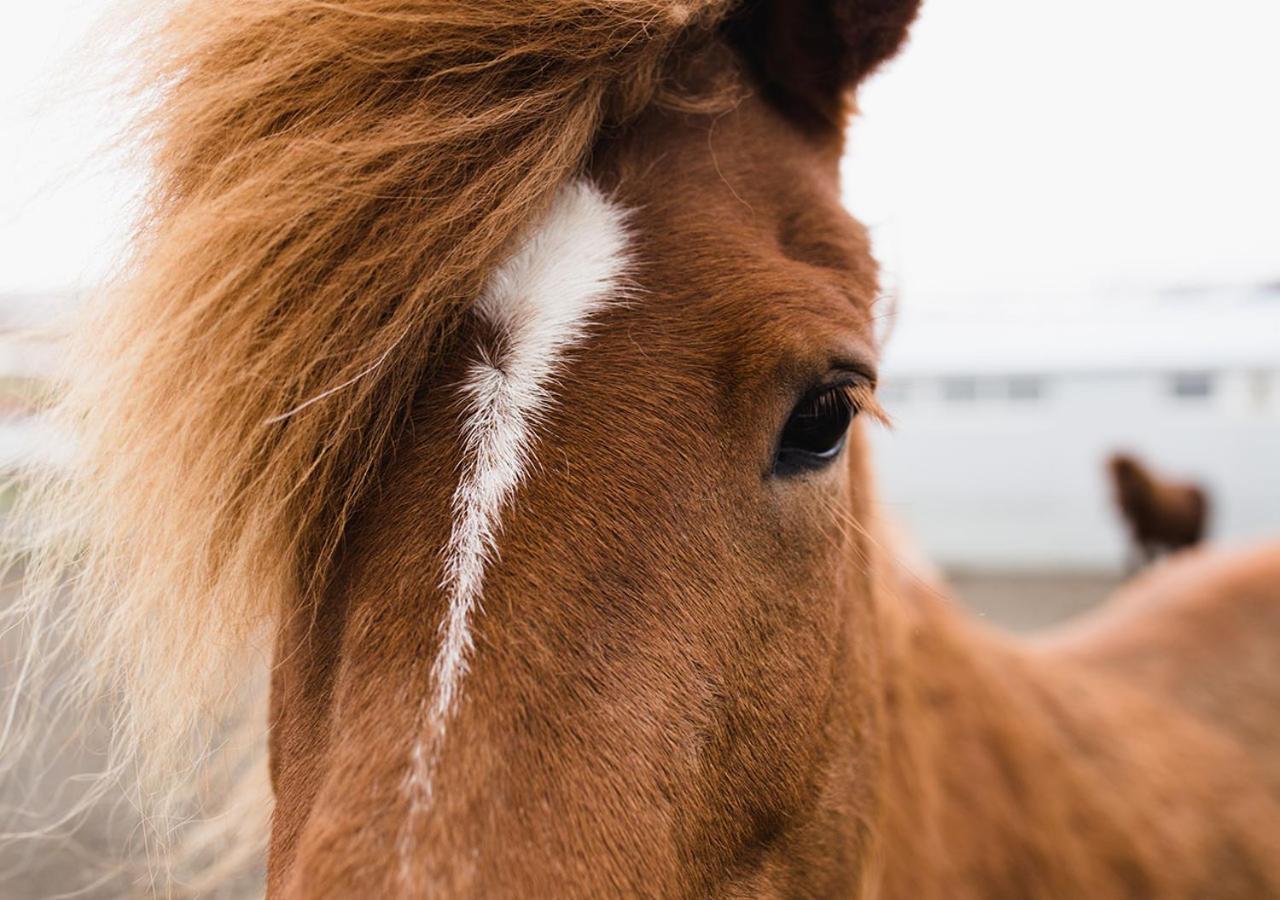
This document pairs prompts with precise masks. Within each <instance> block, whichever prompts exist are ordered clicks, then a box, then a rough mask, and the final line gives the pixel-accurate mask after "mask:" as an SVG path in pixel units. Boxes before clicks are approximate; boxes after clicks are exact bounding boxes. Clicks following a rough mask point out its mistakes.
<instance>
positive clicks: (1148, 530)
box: [1107, 454, 1209, 561]
mask: <svg viewBox="0 0 1280 900" xmlns="http://www.w3.org/2000/svg"><path fill="white" fill-rule="evenodd" d="M1107 469H1108V471H1109V472H1110V473H1111V483H1112V488H1113V490H1114V492H1115V502H1116V506H1117V507H1119V509H1120V512H1121V514H1122V515H1123V516H1124V520H1125V523H1126V524H1127V525H1128V527H1129V532H1130V534H1131V536H1132V538H1133V544H1134V547H1135V548H1136V549H1137V550H1138V552H1139V553H1140V554H1141V555H1142V556H1143V557H1144V558H1145V559H1146V560H1147V561H1150V560H1152V559H1154V558H1155V557H1156V556H1157V555H1159V554H1160V553H1161V552H1172V551H1175V550H1183V549H1185V548H1187V547H1194V546H1195V545H1196V544H1198V543H1200V542H1201V541H1202V540H1204V535H1205V529H1206V526H1207V524H1208V519H1209V500H1208V497H1207V496H1206V494H1205V492H1204V489H1203V488H1201V487H1200V486H1199V485H1196V484H1189V483H1182V482H1176V481H1170V480H1168V479H1166V478H1161V477H1160V476H1158V475H1156V474H1155V473H1153V472H1152V471H1151V470H1150V469H1149V468H1147V467H1146V466H1145V465H1143V464H1142V463H1141V462H1140V461H1139V460H1138V459H1136V458H1135V457H1133V456H1129V455H1126V454H1116V455H1115V456H1112V457H1111V459H1109V460H1108V461H1107Z"/></svg>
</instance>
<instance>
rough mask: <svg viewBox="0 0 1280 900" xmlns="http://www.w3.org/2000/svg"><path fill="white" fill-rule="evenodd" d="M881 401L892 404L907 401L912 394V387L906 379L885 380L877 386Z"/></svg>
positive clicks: (895, 404)
mask: <svg viewBox="0 0 1280 900" xmlns="http://www.w3.org/2000/svg"><path fill="white" fill-rule="evenodd" d="M876 393H877V394H878V395H879V396H880V402H881V403H885V404H888V405H892V406H898V405H899V404H902V403H906V402H907V399H908V398H909V397H910V396H911V389H910V387H909V385H908V383H907V382H905V381H883V382H881V383H880V384H879V385H877V386H876Z"/></svg>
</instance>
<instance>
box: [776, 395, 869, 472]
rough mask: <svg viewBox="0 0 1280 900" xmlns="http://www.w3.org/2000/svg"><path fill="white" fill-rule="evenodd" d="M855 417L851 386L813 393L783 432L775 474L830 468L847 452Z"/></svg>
mask: <svg viewBox="0 0 1280 900" xmlns="http://www.w3.org/2000/svg"><path fill="white" fill-rule="evenodd" d="M856 414H857V408H856V407H855V405H854V402H853V396H852V391H851V390H850V389H849V386H848V385H835V386H832V387H825V388H819V389H817V390H814V391H810V392H809V393H808V394H806V395H805V396H804V397H803V398H802V399H801V400H800V402H799V403H797V404H796V407H795V409H793V410H792V411H791V416H790V417H789V418H788V419H787V424H786V426H785V427H784V428H783V429H782V437H781V438H780V439H779V441H778V451H777V454H776V455H775V457H774V462H773V474H774V475H776V476H779V477H784V478H785V477H787V476H790V475H799V474H803V473H805V472H813V471H816V470H818V469H822V468H825V467H826V466H828V465H830V464H831V462H832V461H833V460H835V458H836V457H837V456H839V455H840V451H841V450H843V449H844V444H845V440H846V439H847V438H848V436H849V423H850V422H852V421H853V417H854V415H856Z"/></svg>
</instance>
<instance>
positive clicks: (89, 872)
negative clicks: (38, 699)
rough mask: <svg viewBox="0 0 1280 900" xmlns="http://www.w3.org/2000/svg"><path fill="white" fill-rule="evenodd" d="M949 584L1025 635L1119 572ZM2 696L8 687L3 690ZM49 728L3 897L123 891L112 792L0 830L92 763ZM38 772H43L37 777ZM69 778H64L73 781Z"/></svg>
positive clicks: (19, 792)
mask: <svg viewBox="0 0 1280 900" xmlns="http://www.w3.org/2000/svg"><path fill="white" fill-rule="evenodd" d="M950 582H951V585H952V587H953V589H954V591H955V593H956V594H957V595H958V597H959V598H960V600H961V601H962V602H963V603H964V604H965V605H966V606H968V607H969V608H971V609H972V610H973V611H974V613H975V614H976V615H978V616H980V617H982V618H983V619H986V620H988V621H990V622H992V623H995V624H997V625H1001V626H1004V627H1007V628H1009V629H1010V630H1012V631H1015V632H1019V633H1026V632H1031V631H1035V630H1037V629H1039V628H1043V627H1046V626H1049V625H1052V624H1054V623H1056V622H1060V621H1062V620H1064V619H1067V618H1069V617H1070V616H1072V615H1074V614H1076V613H1078V612H1081V611H1083V610H1086V609H1088V608H1089V607H1091V606H1094V605H1095V604H1097V603H1099V602H1100V601H1101V600H1102V599H1103V598H1104V597H1105V596H1106V595H1107V594H1108V593H1109V592H1110V591H1111V590H1112V589H1113V588H1114V587H1115V585H1116V583H1117V579H1115V578H1113V577H1108V576H1101V575H1079V574H1055V573H1029V574H1008V573H992V572H953V573H951V575H950ZM15 651H16V642H15V641H14V639H13V636H12V635H0V688H5V689H7V688H8V686H9V684H11V683H12V679H13V677H14V675H15V666H14V657H15ZM6 694H7V691H6ZM48 714H49V716H50V719H49V724H50V728H49V729H48V731H49V732H50V735H49V736H48V739H47V740H46V741H45V742H43V744H42V745H41V746H40V747H39V748H36V752H34V753H33V754H31V756H32V758H30V759H23V760H18V761H13V760H4V761H0V814H3V815H4V819H2V820H0V900H49V898H52V897H59V896H74V897H79V898H86V900H114V898H119V897H122V896H125V895H126V893H125V892H126V885H127V882H128V880H129V879H127V878H125V877H124V876H123V875H122V874H121V873H118V872H116V873H113V872H111V871H110V869H107V868H103V866H102V865H101V861H103V860H105V859H107V858H109V857H110V855H111V852H110V851H111V848H112V847H118V846H119V843H120V841H121V840H127V839H128V836H129V834H130V833H131V832H132V833H134V834H135V835H136V833H137V828H138V822H137V818H136V815H135V814H134V813H133V811H132V810H131V809H130V808H129V805H128V804H127V803H126V802H125V801H124V799H123V798H122V797H120V796H109V797H107V798H105V799H104V800H103V801H102V802H101V803H99V804H98V805H97V806H95V808H94V811H93V813H92V814H90V815H89V816H87V817H86V818H85V819H84V820H83V821H82V822H80V823H79V824H78V826H76V827H74V829H73V830H72V833H67V832H68V830H69V829H68V828H63V829H61V830H60V832H59V834H58V835H56V836H50V837H45V838H39V839H22V840H12V841H6V840H5V839H4V835H3V831H5V830H6V829H8V828H10V827H12V826H11V824H10V822H9V821H8V820H9V818H10V814H11V812H12V810H13V808H14V807H15V806H17V807H21V808H23V809H27V810H30V811H32V815H31V816H29V817H27V818H26V819H25V820H23V824H24V827H26V828H31V827H33V826H36V825H39V824H41V823H42V822H44V823H47V822H48V820H49V819H48V817H49V814H48V813H46V812H42V808H48V807H53V808H56V807H57V806H58V804H57V802H56V801H55V800H54V798H55V797H57V796H58V792H59V791H61V792H64V794H65V792H66V791H68V790H70V791H71V793H72V795H74V792H75V790H76V787H75V784H76V775H77V774H78V773H82V772H89V771H93V770H94V765H95V755H94V753H93V751H92V750H91V749H90V748H91V747H92V745H93V744H94V743H95V740H94V734H95V733H96V734H97V735H98V736H99V739H100V735H101V725H100V724H97V725H95V726H93V727H92V728H91V730H90V734H89V735H88V736H87V737H85V736H83V735H82V734H80V733H79V730H78V729H76V728H74V727H73V726H72V724H71V723H65V722H58V721H57V712H56V709H53V708H51V709H49V710H48ZM39 773H43V775H42V777H37V776H38V774H39ZM67 785H71V787H70V788H68V787H67Z"/></svg>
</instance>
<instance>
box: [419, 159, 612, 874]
mask: <svg viewBox="0 0 1280 900" xmlns="http://www.w3.org/2000/svg"><path fill="white" fill-rule="evenodd" d="M627 244H628V241H627V230H626V216H625V214H624V213H623V211H622V210H621V209H620V208H618V207H617V206H616V205H614V204H613V203H611V202H610V201H609V200H608V199H607V198H606V197H605V196H604V195H603V194H602V193H601V192H600V190H599V189H598V188H596V187H595V185H593V184H591V183H590V182H587V181H585V180H575V181H573V182H570V183H568V184H567V185H565V186H564V187H563V188H562V189H561V191H560V193H559V194H558V195H557V197H556V199H555V201H554V202H553V204H552V206H551V208H550V210H549V211H548V212H547V215H546V217H545V219H544V220H543V221H542V222H541V224H540V225H539V226H538V227H537V228H535V229H533V230H532V231H531V232H530V233H529V235H528V237H527V238H526V239H525V241H524V243H523V244H521V245H520V247H519V248H518V249H517V251H516V252H515V254H514V255H513V256H512V257H511V258H510V259H509V260H508V261H507V262H506V263H504V264H503V265H502V266H500V267H499V268H498V269H497V270H496V271H495V272H494V273H493V274H492V275H491V276H490V278H489V281H488V283H487V285H486V288H485V290H484V293H483V295H482V296H481V298H480V301H479V303H478V304H477V306H476V314H477V315H478V316H479V317H480V318H481V319H482V320H484V321H485V322H486V323H487V324H488V325H490V326H491V327H492V328H493V329H494V330H495V331H496V332H497V333H498V334H499V336H500V337H501V341H500V343H501V345H502V349H501V351H500V355H499V357H498V358H496V359H488V358H486V359H484V360H483V361H481V362H478V363H476V364H475V365H473V366H472V367H471V369H470V370H469V372H468V373H467V379H466V381H465V382H464V383H463V385H462V388H461V390H462V393H463V395H464V397H465V398H466V401H467V403H466V414H465V419H464V422H463V425H462V439H463V448H464V460H465V462H464V468H463V472H462V477H461V479H460V481H459V483H458V486H457V489H456V490H455V491H454V494H453V501H452V512H453V529H452V532H451V534H450V536H449V542H448V544H447V546H446V548H445V564H444V581H443V583H442V585H441V587H442V589H443V590H444V592H445V597H446V599H447V601H448V611H447V614H446V618H445V621H444V622H443V623H442V625H441V643H440V649H439V651H438V652H437V654H436V658H435V662H434V664H433V665H432V667H431V675H432V682H433V684H434V686H435V693H434V695H433V696H432V698H431V699H430V702H429V703H428V702H427V701H424V703H423V709H422V714H421V718H422V721H421V728H422V733H421V734H420V735H419V736H418V738H417V740H416V741H415V743H414V746H413V749H412V751H411V755H410V765H409V772H408V775H407V776H406V778H405V781H404V784H403V790H404V792H405V794H406V795H407V797H408V800H409V815H408V817H407V819H406V820H405V822H404V824H403V826H402V830H401V835H400V863H401V878H402V880H404V881H405V882H406V886H407V885H408V883H409V881H410V880H411V879H412V875H413V870H412V856H413V834H414V831H415V830H416V828H417V825H418V822H419V820H420V818H421V816H422V815H423V814H425V813H426V811H427V810H428V809H429V808H430V806H431V800H432V791H433V787H434V786H433V774H434V769H435V766H436V762H437V760H438V758H439V754H440V748H441V746H442V745H443V742H444V736H445V730H446V728H447V726H448V723H449V720H450V718H451V717H452V715H453V710H454V707H455V704H456V703H457V700H458V696H459V694H460V693H461V689H462V682H463V679H464V678H465V676H466V674H467V666H468V657H469V655H470V653H471V650H472V636H471V618H472V616H473V614H474V611H475V609H476V608H477V606H478V605H479V603H480V599H481V596H482V591H483V588H484V577H485V567H486V565H487V564H488V562H489V560H490V559H491V558H492V557H493V556H494V554H495V553H496V535H497V533H498V531H499V528H500V525H501V514H502V510H503V508H504V507H505V506H506V504H507V503H508V501H509V500H510V499H511V496H512V494H513V493H514V492H515V489H516V487H517V486H518V485H519V483H520V480H521V478H522V477H523V475H524V471H525V469H526V467H527V464H528V462H529V453H530V448H531V447H532V445H533V441H534V432H535V429H536V426H537V424H538V421H539V419H540V418H541V416H542V415H543V414H544V413H545V412H546V410H547V409H548V408H549V406H550V405H551V404H552V402H553V401H554V396H553V394H552V387H553V381H554V378H555V375H556V371H557V369H558V367H559V366H560V364H561V362H562V361H563V358H564V355H565V353H566V352H567V351H568V350H570V349H571V348H572V347H573V346H574V345H576V344H578V343H579V342H580V341H581V340H582V339H583V337H584V335H585V334H586V330H587V327H588V325H589V323H590V321H591V318H592V316H593V315H594V314H595V313H596V312H598V311H599V310H600V309H601V308H602V307H603V306H605V305H606V304H607V303H608V302H610V300H612V299H614V298H616V297H617V296H619V294H620V293H621V288H622V281H623V278H624V276H625V274H626V269H627Z"/></svg>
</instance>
